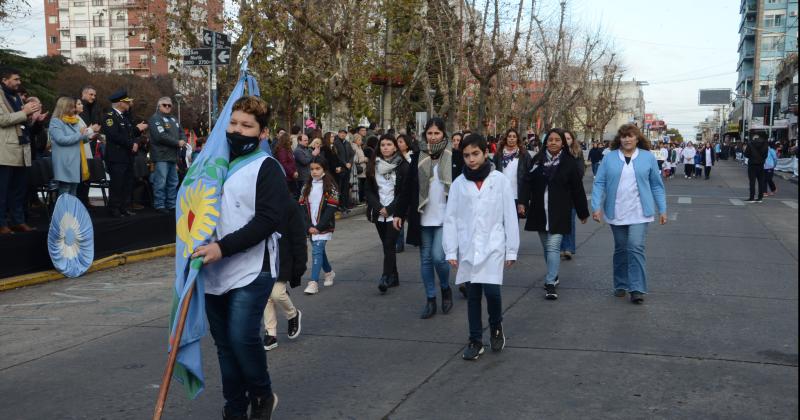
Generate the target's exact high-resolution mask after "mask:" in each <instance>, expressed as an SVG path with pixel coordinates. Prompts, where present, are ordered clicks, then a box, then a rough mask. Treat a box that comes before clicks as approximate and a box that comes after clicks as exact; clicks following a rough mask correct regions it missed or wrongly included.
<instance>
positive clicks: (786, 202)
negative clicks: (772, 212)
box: [781, 201, 797, 209]
mask: <svg viewBox="0 0 800 420" xmlns="http://www.w3.org/2000/svg"><path fill="white" fill-rule="evenodd" d="M781 203H783V204H786V205H787V206H789V207H791V208H793V209H796V208H797V202H796V201H781Z"/></svg>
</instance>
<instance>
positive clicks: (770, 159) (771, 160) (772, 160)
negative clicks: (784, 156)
mask: <svg viewBox="0 0 800 420" xmlns="http://www.w3.org/2000/svg"><path fill="white" fill-rule="evenodd" d="M777 165H778V152H776V151H775V149H773V148H771V147H770V148H769V152H767V159H766V160H765V161H764V169H775V166H777Z"/></svg>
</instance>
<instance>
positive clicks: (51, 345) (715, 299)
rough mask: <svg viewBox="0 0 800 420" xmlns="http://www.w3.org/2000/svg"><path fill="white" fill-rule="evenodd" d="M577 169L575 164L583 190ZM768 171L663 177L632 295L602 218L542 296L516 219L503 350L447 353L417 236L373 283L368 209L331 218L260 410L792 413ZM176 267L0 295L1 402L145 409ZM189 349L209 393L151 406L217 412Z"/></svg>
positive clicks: (786, 301) (793, 233)
mask: <svg viewBox="0 0 800 420" xmlns="http://www.w3.org/2000/svg"><path fill="white" fill-rule="evenodd" d="M591 181H592V180H591V171H590V170H589V171H588V174H587V177H586V179H585V180H584V182H585V185H586V188H587V194H589V193H590V189H591ZM776 183H777V184H778V194H777V196H775V197H769V198H766V199H765V202H764V203H763V204H745V203H743V202H742V201H743V200H744V199H746V198H747V178H746V170H745V169H744V168H743V167H742V166H740V165H739V164H738V163H734V162H731V161H722V162H720V163H719V164H718V165H717V166H716V167H715V168H714V170H713V171H712V178H711V180H709V181H704V180H685V179H683V177H682V176H680V173H679V174H678V175H676V177H675V178H674V179H671V180H668V181H666V188H667V194H668V197H667V198H668V206H669V207H668V215H669V223H668V224H667V225H665V226H658V225H657V224H652V225H651V226H650V230H649V236H648V244H647V254H648V261H647V264H648V274H649V279H648V284H649V288H650V293H649V294H648V295H647V299H646V302H645V304H644V305H642V306H638V305H632V304H630V303H629V302H628V301H627V299H619V298H615V297H613V296H612V294H611V284H612V283H611V280H612V279H611V273H612V264H611V255H612V252H613V242H612V238H611V232H610V229H609V227H608V226H606V225H601V224H598V223H595V222H593V221H591V220H589V221H588V222H587V224H586V225H581V224H578V228H577V240H578V249H577V255H576V258H575V259H574V260H573V261H565V262H562V264H561V272H560V279H561V284H560V286H559V299H558V300H557V301H545V300H544V298H543V296H544V295H543V290H542V279H543V276H544V274H545V264H544V260H543V257H542V247H541V245H540V243H539V238H538V236H537V235H536V234H535V233H533V232H525V231H523V232H522V233H521V239H522V244H521V252H520V260H519V261H518V262H517V264H515V265H514V266H513V267H512V268H510V269H508V270H507V271H506V275H505V285H504V287H503V306H504V321H503V325H504V330H505V334H506V336H507V346H506V348H505V350H503V351H502V352H500V353H491V352H487V353H486V354H484V355H483V356H482V357H481V358H480V359H479V360H477V361H475V362H466V361H464V360H462V359H461V352H462V351H463V348H464V346H465V345H466V343H467V333H468V331H467V317H466V301H465V300H464V299H463V298H461V297H460V295H458V296H457V297H456V299H455V307H454V308H453V310H452V311H451V312H450V313H449V314H447V315H443V314H441V312H439V313H438V314H437V315H436V316H434V317H433V318H432V319H430V320H421V319H419V316H418V314H419V311H420V310H421V309H422V306H423V304H424V301H425V299H424V293H423V288H422V285H421V281H420V278H419V253H418V250H417V248H415V247H411V246H407V247H406V251H405V252H404V253H402V254H399V256H398V265H399V268H400V287H398V288H396V289H390V291H389V293H387V294H386V295H385V296H381V295H379V292H378V289H377V287H376V286H377V278H378V277H379V276H380V265H381V258H382V254H381V248H380V241H379V239H378V235H377V233H376V232H375V228H374V227H373V226H372V225H371V224H370V223H369V222H367V221H366V219H365V218H364V216H363V215H362V216H354V217H351V218H348V219H343V220H340V221H339V222H338V223H337V228H336V232H335V233H334V235H333V241H332V242H331V243H330V244H329V245H328V252H329V257H330V259H331V263H332V265H333V268H334V270H335V271H336V283H335V285H334V286H333V287H329V288H322V287H321V291H320V293H319V294H318V295H315V296H305V295H303V294H302V287H300V288H296V289H293V290H292V291H291V293H292V299H293V300H294V301H295V304H296V305H297V307H298V308H299V309H300V310H301V311H302V312H303V325H302V333H301V335H300V337H298V339H296V340H293V341H290V340H288V339H287V338H286V334H285V331H286V322H285V319H284V318H283V316H282V314H279V330H278V331H279V334H278V341H279V346H278V348H277V349H275V350H273V351H270V352H269V353H268V361H269V367H270V374H271V376H272V381H273V387H274V390H275V392H276V393H277V394H278V395H279V397H280V403H279V405H278V408H277V410H276V412H275V415H274V418H277V419H576V418H590V419H638V418H642V419H644V418H647V419H650V418H671V419H675V418H679V419H711V418H719V419H756V418H758V419H768V418H770V419H788V418H797V417H798V397H797V395H798V340H797V337H798V280H797V279H798V278H797V272H798V194H797V188H798V187H797V185H796V184H792V183H789V182H787V181H785V180H783V179H780V178H778V177H776ZM172 272H173V259H172V258H160V259H156V260H151V261H147V262H143V263H137V264H133V265H127V266H122V267H120V268H116V269H112V270H107V271H101V272H97V273H92V274H89V275H86V276H84V277H82V278H79V279H73V280H60V281H56V282H52V283H48V284H44V285H40V286H33V287H28V288H23V289H18V290H13V291H8V292H4V293H0V336H1V337H2V341H0V396H2V397H0V418H2V419H8V420H17V419H20V420H21V419H45V418H47V419H145V418H150V417H151V416H152V411H153V406H154V403H155V401H156V396H157V394H158V384H159V382H160V378H161V375H162V372H163V368H164V364H165V362H166V358H167V353H166V344H167V338H168V337H167V323H168V320H169V309H170V302H171V298H172V291H171V289H172V285H173V282H174V279H173V276H172ZM307 277H308V275H306V276H305V277H304V279H305V278H307ZM451 278H455V276H454V273H451ZM304 286H305V283H304V284H303V287H304ZM484 317H485V314H484ZM484 341H485V342H487V343H488V334H485V335H484ZM203 357H204V364H205V375H206V390H205V391H204V392H203V393H202V394H201V395H200V396H199V398H198V399H197V400H194V401H192V400H189V399H188V398H187V397H186V395H185V393H184V390H183V388H182V386H181V385H180V384H178V383H176V382H174V381H173V384H172V387H171V389H170V395H169V398H168V401H167V406H166V408H165V414H164V418H165V419H219V418H221V411H222V406H223V398H222V389H221V383H220V375H219V369H218V364H217V360H216V353H215V349H214V345H213V341H212V340H211V337H210V335H207V336H206V338H205V339H204V341H203Z"/></svg>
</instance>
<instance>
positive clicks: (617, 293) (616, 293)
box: [614, 289, 628, 297]
mask: <svg viewBox="0 0 800 420" xmlns="http://www.w3.org/2000/svg"><path fill="white" fill-rule="evenodd" d="M627 293H628V292H627V291H625V289H614V296H616V297H625V295H626V294H627Z"/></svg>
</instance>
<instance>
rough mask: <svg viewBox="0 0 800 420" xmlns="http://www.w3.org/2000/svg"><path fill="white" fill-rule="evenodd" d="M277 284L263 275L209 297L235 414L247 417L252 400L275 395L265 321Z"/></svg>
mask: <svg viewBox="0 0 800 420" xmlns="http://www.w3.org/2000/svg"><path fill="white" fill-rule="evenodd" d="M274 284H275V279H273V278H272V276H271V275H270V273H261V274H259V275H258V277H256V279H255V280H253V282H252V283H250V284H248V285H247V286H244V287H240V288H238V289H233V290H230V291H228V292H227V293H225V294H223V295H220V296H217V295H210V294H206V296H205V298H206V316H207V317H208V324H209V327H210V329H211V336H212V337H214V344H215V345H216V346H217V358H218V359H219V370H220V373H221V374H222V396H223V397H225V407H226V409H227V411H228V412H229V413H231V414H237V415H242V414H246V413H247V406H248V404H249V402H250V398H255V397H263V396H267V395H270V394H272V383H271V381H270V378H269V372H268V371H267V353H266V351H265V350H264V343H263V342H262V341H261V318H262V317H263V316H264V308H265V307H266V306H267V299H268V298H269V295H270V293H271V292H272V286H273V285H274Z"/></svg>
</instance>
